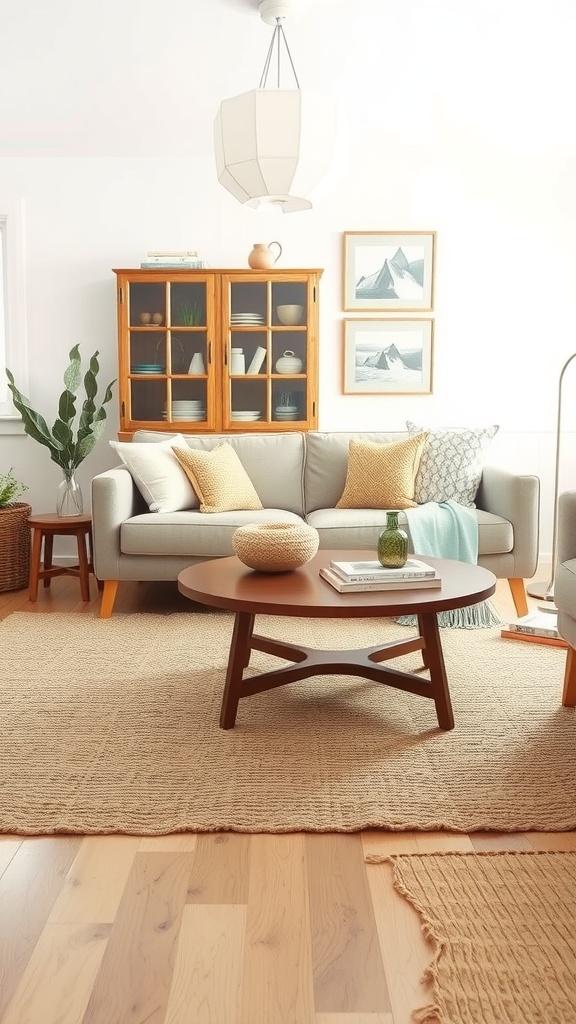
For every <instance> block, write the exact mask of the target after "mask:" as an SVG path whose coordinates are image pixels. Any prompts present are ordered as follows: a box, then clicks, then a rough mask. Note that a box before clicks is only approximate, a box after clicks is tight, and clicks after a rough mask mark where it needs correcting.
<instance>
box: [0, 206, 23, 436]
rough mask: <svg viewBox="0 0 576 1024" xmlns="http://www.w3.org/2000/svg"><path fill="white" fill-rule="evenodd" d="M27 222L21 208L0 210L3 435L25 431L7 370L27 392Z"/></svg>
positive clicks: (0, 408) (0, 414)
mask: <svg viewBox="0 0 576 1024" xmlns="http://www.w3.org/2000/svg"><path fill="white" fill-rule="evenodd" d="M23 235H24V218H23V207H22V205H21V204H18V203H14V204H8V206H4V207H2V208H0V433H4V434H6V433H21V432H22V431H23V427H22V422H21V419H20V415H19V413H18V412H17V411H16V409H15V408H14V406H13V405H12V400H11V399H12V396H11V394H10V391H9V390H8V381H7V380H6V367H7V366H8V367H9V368H10V369H11V370H12V373H13V374H14V377H15V378H16V381H17V383H18V386H19V387H20V388H21V390H22V391H24V392H26V391H27V389H28V360H27V343H26V316H25V312H26V310H25V302H24V240H23Z"/></svg>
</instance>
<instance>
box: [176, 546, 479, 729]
mask: <svg viewBox="0 0 576 1024" xmlns="http://www.w3.org/2000/svg"><path fill="white" fill-rule="evenodd" d="M365 555H366V552H365V551H350V552H343V551H330V550H323V551H320V552H318V554H317V555H315V557H314V558H313V559H312V560H311V561H310V562H308V563H307V564H306V565H305V566H303V567H302V568H301V569H298V570H296V571H295V572H291V573H282V574H269V573H257V572H253V571H252V570H250V569H248V568H247V567H246V566H245V565H243V564H242V563H241V562H240V561H239V560H238V559H237V558H236V556H232V557H230V558H217V559H211V560H210V561H206V562H201V563H198V564H197V565H194V566H191V567H190V568H189V569H185V570H184V571H183V572H181V573H180V575H179V577H178V587H179V589H180V591H181V592H182V593H183V594H185V595H186V596H187V597H189V598H191V599H192V600H194V601H199V602H201V603H203V604H208V605H211V606H214V607H217V608H225V609H227V610H229V611H234V612H235V620H234V627H233V632H232V641H231V645H230V653H229V657H228V668H227V672H226V681H225V685H224V694H223V698H222V708H221V713H220V726H221V728H222V729H231V728H232V727H233V726H234V724H235V722H236V714H237V710H238V704H239V702H240V700H241V699H242V698H245V697H251V696H253V695H254V694H256V693H262V692H264V691H266V690H272V689H275V688H276V687H278V686H284V685H286V684H287V683H292V682H296V681H297V680H300V679H306V678H308V677H310V676H318V675H349V676H362V677H364V678H367V679H371V680H372V681H373V682H376V683H380V684H384V685H386V686H391V687H394V688H395V689H398V690H404V691H407V692H408V693H414V694H417V695H419V696H421V697H427V698H428V699H430V700H433V701H434V704H435V708H436V716H437V719H438V725H439V726H440V728H441V729H446V730H448V729H453V728H454V714H453V711H452V704H451V700H450V691H449V688H448V679H447V675H446V666H445V663H444V655H443V652H442V644H441V640H440V631H439V628H438V620H437V617H436V613H437V612H439V611H448V610H450V609H453V608H463V607H465V606H467V605H471V604H477V603H479V602H480V601H484V600H485V599H486V598H488V597H490V596H491V595H492V594H493V593H494V591H495V589H496V577H495V576H494V575H493V573H491V572H490V571H489V570H488V569H483V568H482V567H480V566H477V565H469V564H468V563H466V562H454V561H449V560H447V559H439V558H428V557H427V558H426V561H428V562H429V563H430V564H431V565H434V566H435V567H436V569H437V571H438V573H439V575H440V576H441V578H442V586H441V588H440V589H438V590H435V589H422V590H418V589H413V590H392V591H391V590H386V591H362V592H360V593H353V594H340V593H338V592H337V591H336V590H334V589H333V588H332V587H331V586H330V584H329V583H327V582H326V581H325V580H323V579H322V578H321V577H320V576H319V572H318V571H319V569H320V567H321V566H327V565H329V563H330V560H331V559H332V558H340V559H341V560H344V561H354V560H356V559H359V558H362V557H365ZM258 614H266V615H281V616H299V617H303V618H368V617H381V618H383V617H396V616H398V615H410V614H414V615H415V616H416V621H417V634H416V635H415V636H414V635H413V636H410V637H406V638H402V639H398V640H392V641H390V642H388V643H386V644H378V645H375V646H373V647H367V648H361V649H354V648H353V649H346V650H321V649H320V650H319V649H317V648H310V647H305V646H302V645H301V644H296V643H291V642H287V641H283V640H275V639H273V638H271V637H266V636H261V635H260V634H258V633H254V625H255V619H256V615H258ZM253 650H254V651H262V652H264V653H265V654H271V655H273V656H275V657H278V658H283V659H284V660H286V661H290V662H292V664H291V665H288V666H283V667H280V668H278V669H275V670H272V671H269V672H262V673H259V674H257V675H252V676H249V677H247V678H244V671H245V669H246V668H247V666H248V664H249V661H250V654H251V651H253ZM418 650H420V651H422V660H423V665H424V668H426V669H427V670H428V674H429V677H430V678H429V679H427V678H425V677H423V676H421V675H419V674H417V673H413V672H404V671H400V670H398V669H393V668H390V667H387V666H386V667H384V666H382V664H381V663H382V662H385V661H389V660H391V659H394V658H399V657H401V656H402V655H405V654H409V653H411V652H413V651H418Z"/></svg>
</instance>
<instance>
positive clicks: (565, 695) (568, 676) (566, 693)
mask: <svg viewBox="0 0 576 1024" xmlns="http://www.w3.org/2000/svg"><path fill="white" fill-rule="evenodd" d="M562 703H563V705H564V707H565V708H573V707H576V652H575V651H574V648H573V647H569V648H568V650H567V651H566V668H565V670H564V690H563V692H562Z"/></svg>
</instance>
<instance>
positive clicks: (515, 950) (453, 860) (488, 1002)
mask: <svg viewBox="0 0 576 1024" xmlns="http://www.w3.org/2000/svg"><path fill="white" fill-rule="evenodd" d="M378 859H382V858H378V857H376V856H369V857H367V860H370V861H375V860H378ZM389 859H390V860H391V861H392V863H393V869H394V884H395V886H396V888H397V889H398V890H399V891H400V892H401V893H402V894H403V895H404V896H405V897H406V898H407V899H408V900H409V901H410V903H411V904H412V905H413V906H414V907H415V909H416V910H417V911H418V913H419V915H420V917H421V918H422V928H423V931H424V933H425V935H426V936H427V937H428V938H429V939H430V941H431V943H432V944H433V947H434V950H435V952H434V958H433V961H432V963H431V965H430V967H429V968H428V970H427V972H426V974H425V977H424V984H425V985H426V989H427V993H428V995H429V998H430V1002H429V1003H428V1005H427V1006H424V1007H423V1008H422V1009H421V1010H417V1011H416V1012H415V1013H414V1015H413V1019H414V1020H415V1021H417V1022H418V1024H568V1022H570V1021H574V1020H575V1019H576V933H575V930H574V908H575V907H576V854H575V853H495V854H452V853H450V854H429V855H422V856H397V857H390V858H389Z"/></svg>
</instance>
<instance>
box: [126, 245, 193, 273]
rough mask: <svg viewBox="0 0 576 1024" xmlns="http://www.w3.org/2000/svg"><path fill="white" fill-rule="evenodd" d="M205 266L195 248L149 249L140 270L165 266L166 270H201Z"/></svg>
mask: <svg viewBox="0 0 576 1024" xmlns="http://www.w3.org/2000/svg"><path fill="white" fill-rule="evenodd" d="M205 266H206V264H205V262H204V260H203V259H201V257H200V254H199V253H198V250H197V249H175V250H173V251H170V250H168V249H150V251H149V252H148V255H147V256H146V259H145V260H143V262H142V263H141V264H140V269H141V270H153V269H154V268H159V267H165V268H167V269H168V270H178V269H180V270H202V269H203V268H204V267H205Z"/></svg>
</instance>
